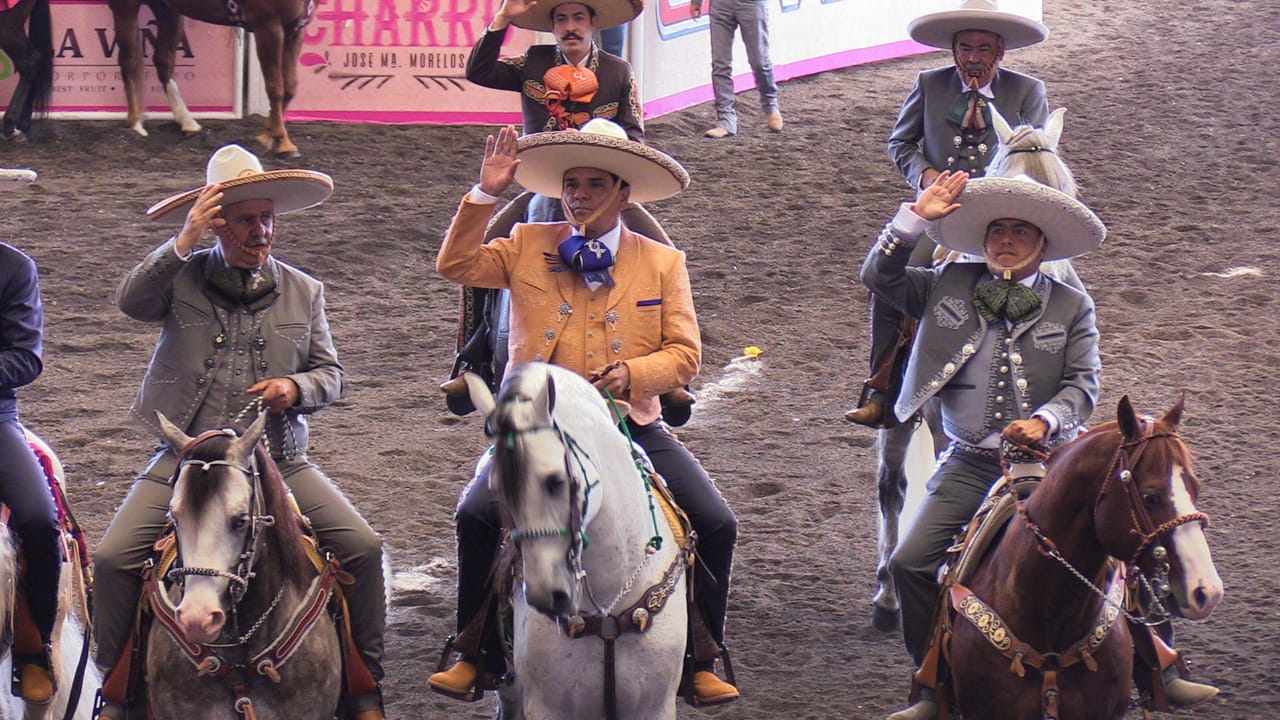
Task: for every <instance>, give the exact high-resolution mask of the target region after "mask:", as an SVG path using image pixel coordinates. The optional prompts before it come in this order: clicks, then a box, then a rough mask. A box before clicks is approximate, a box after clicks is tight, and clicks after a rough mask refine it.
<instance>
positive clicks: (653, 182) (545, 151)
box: [516, 118, 689, 202]
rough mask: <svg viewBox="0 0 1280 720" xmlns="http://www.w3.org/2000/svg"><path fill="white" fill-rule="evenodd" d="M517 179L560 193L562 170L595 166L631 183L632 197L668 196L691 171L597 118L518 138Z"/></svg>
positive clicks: (681, 187)
mask: <svg viewBox="0 0 1280 720" xmlns="http://www.w3.org/2000/svg"><path fill="white" fill-rule="evenodd" d="M516 157H517V158H519V160H520V164H519V165H517V166H516V182H518V183H520V184H521V185H523V186H525V187H526V188H528V189H529V190H532V191H534V192H536V193H538V194H539V195H546V196H548V197H553V198H558V197H560V194H561V188H562V187H563V184H564V174H565V172H566V171H568V170H571V169H573V168H579V167H589V168H598V169H600V170H604V171H605V172H610V173H613V174H614V175H617V176H618V177H620V178H622V179H623V180H626V181H627V184H628V185H630V186H631V200H632V201H633V202H651V201H653V200H661V199H663V198H669V197H671V196H672V195H675V194H676V193H678V192H680V191H681V190H684V189H685V188H687V187H689V173H688V172H687V171H686V170H685V169H684V168H683V167H681V166H680V163H678V162H676V161H675V160H674V159H673V158H672V157H671V156H670V155H667V154H666V153H664V152H661V151H659V150H655V149H654V148H651V147H649V146H648V145H645V144H644V143H638V142H636V141H634V140H630V139H628V138H627V133H626V131H624V130H623V129H622V128H621V127H619V126H618V124H617V123H615V122H612V121H610V120H605V119H603V118H596V119H594V120H592V121H590V122H588V123H587V124H586V125H583V126H582V129H581V130H558V131H553V132H540V133H532V134H530V135H525V136H524V137H522V138H520V144H519V146H518V147H517V151H516Z"/></svg>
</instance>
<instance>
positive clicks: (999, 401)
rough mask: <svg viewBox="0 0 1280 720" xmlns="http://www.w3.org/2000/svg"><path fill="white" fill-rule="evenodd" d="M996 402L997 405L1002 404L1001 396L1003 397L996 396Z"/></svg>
mask: <svg viewBox="0 0 1280 720" xmlns="http://www.w3.org/2000/svg"><path fill="white" fill-rule="evenodd" d="M996 402H998V403H1003V402H1004V396H1003V395H997V396H996Z"/></svg>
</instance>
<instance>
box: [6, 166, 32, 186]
mask: <svg viewBox="0 0 1280 720" xmlns="http://www.w3.org/2000/svg"><path fill="white" fill-rule="evenodd" d="M35 181H36V171H35V170H24V169H18V168H13V169H10V168H0V190H12V189H14V188H17V187H22V186H23V185H30V184H31V183H33V182H35Z"/></svg>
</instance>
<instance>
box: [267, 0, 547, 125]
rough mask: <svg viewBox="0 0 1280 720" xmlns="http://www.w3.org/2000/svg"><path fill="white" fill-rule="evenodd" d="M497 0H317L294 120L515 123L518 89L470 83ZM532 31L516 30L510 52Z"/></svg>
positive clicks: (509, 43)
mask: <svg viewBox="0 0 1280 720" xmlns="http://www.w3.org/2000/svg"><path fill="white" fill-rule="evenodd" d="M499 5H500V0H320V2H319V5H318V7H317V9H316V14H315V17H314V18H313V19H312V21H311V24H310V25H308V26H307V29H306V40H305V41H304V44H303V50H302V57H301V59H300V61H299V62H300V64H301V66H302V67H301V68H299V82H298V92H297V95H296V96H295V97H294V99H293V102H292V103H290V105H289V116H288V119H289V120H291V121H292V120H349V121H366V122H369V121H371V122H388V123H413V122H430V123H489V124H496V123H516V124H519V123H520V122H521V119H520V96H519V94H518V93H515V92H510V91H501V90H490V89H488V88H482V87H478V86H476V85H473V84H471V83H469V82H467V80H466V77H465V75H466V72H465V71H466V65H467V57H468V55H470V54H471V48H472V46H473V45H475V43H476V41H477V40H478V39H479V38H480V36H481V35H482V34H483V33H484V31H485V28H486V27H487V26H488V25H489V22H490V21H491V20H492V19H493V15H494V13H496V12H497V9H498V6H499ZM534 38H535V33H533V32H530V31H527V30H520V29H518V28H514V27H513V28H511V29H510V30H508V31H507V39H506V43H505V44H504V45H503V55H518V54H521V53H523V52H524V50H525V48H527V47H528V46H529V45H530V44H531V43H532V42H533V41H534Z"/></svg>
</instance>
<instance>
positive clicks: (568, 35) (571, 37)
mask: <svg viewBox="0 0 1280 720" xmlns="http://www.w3.org/2000/svg"><path fill="white" fill-rule="evenodd" d="M560 39H561V40H562V41H563V40H581V39H582V36H581V35H579V34H578V33H576V32H570V33H565V34H564V37H562V38H560Z"/></svg>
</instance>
